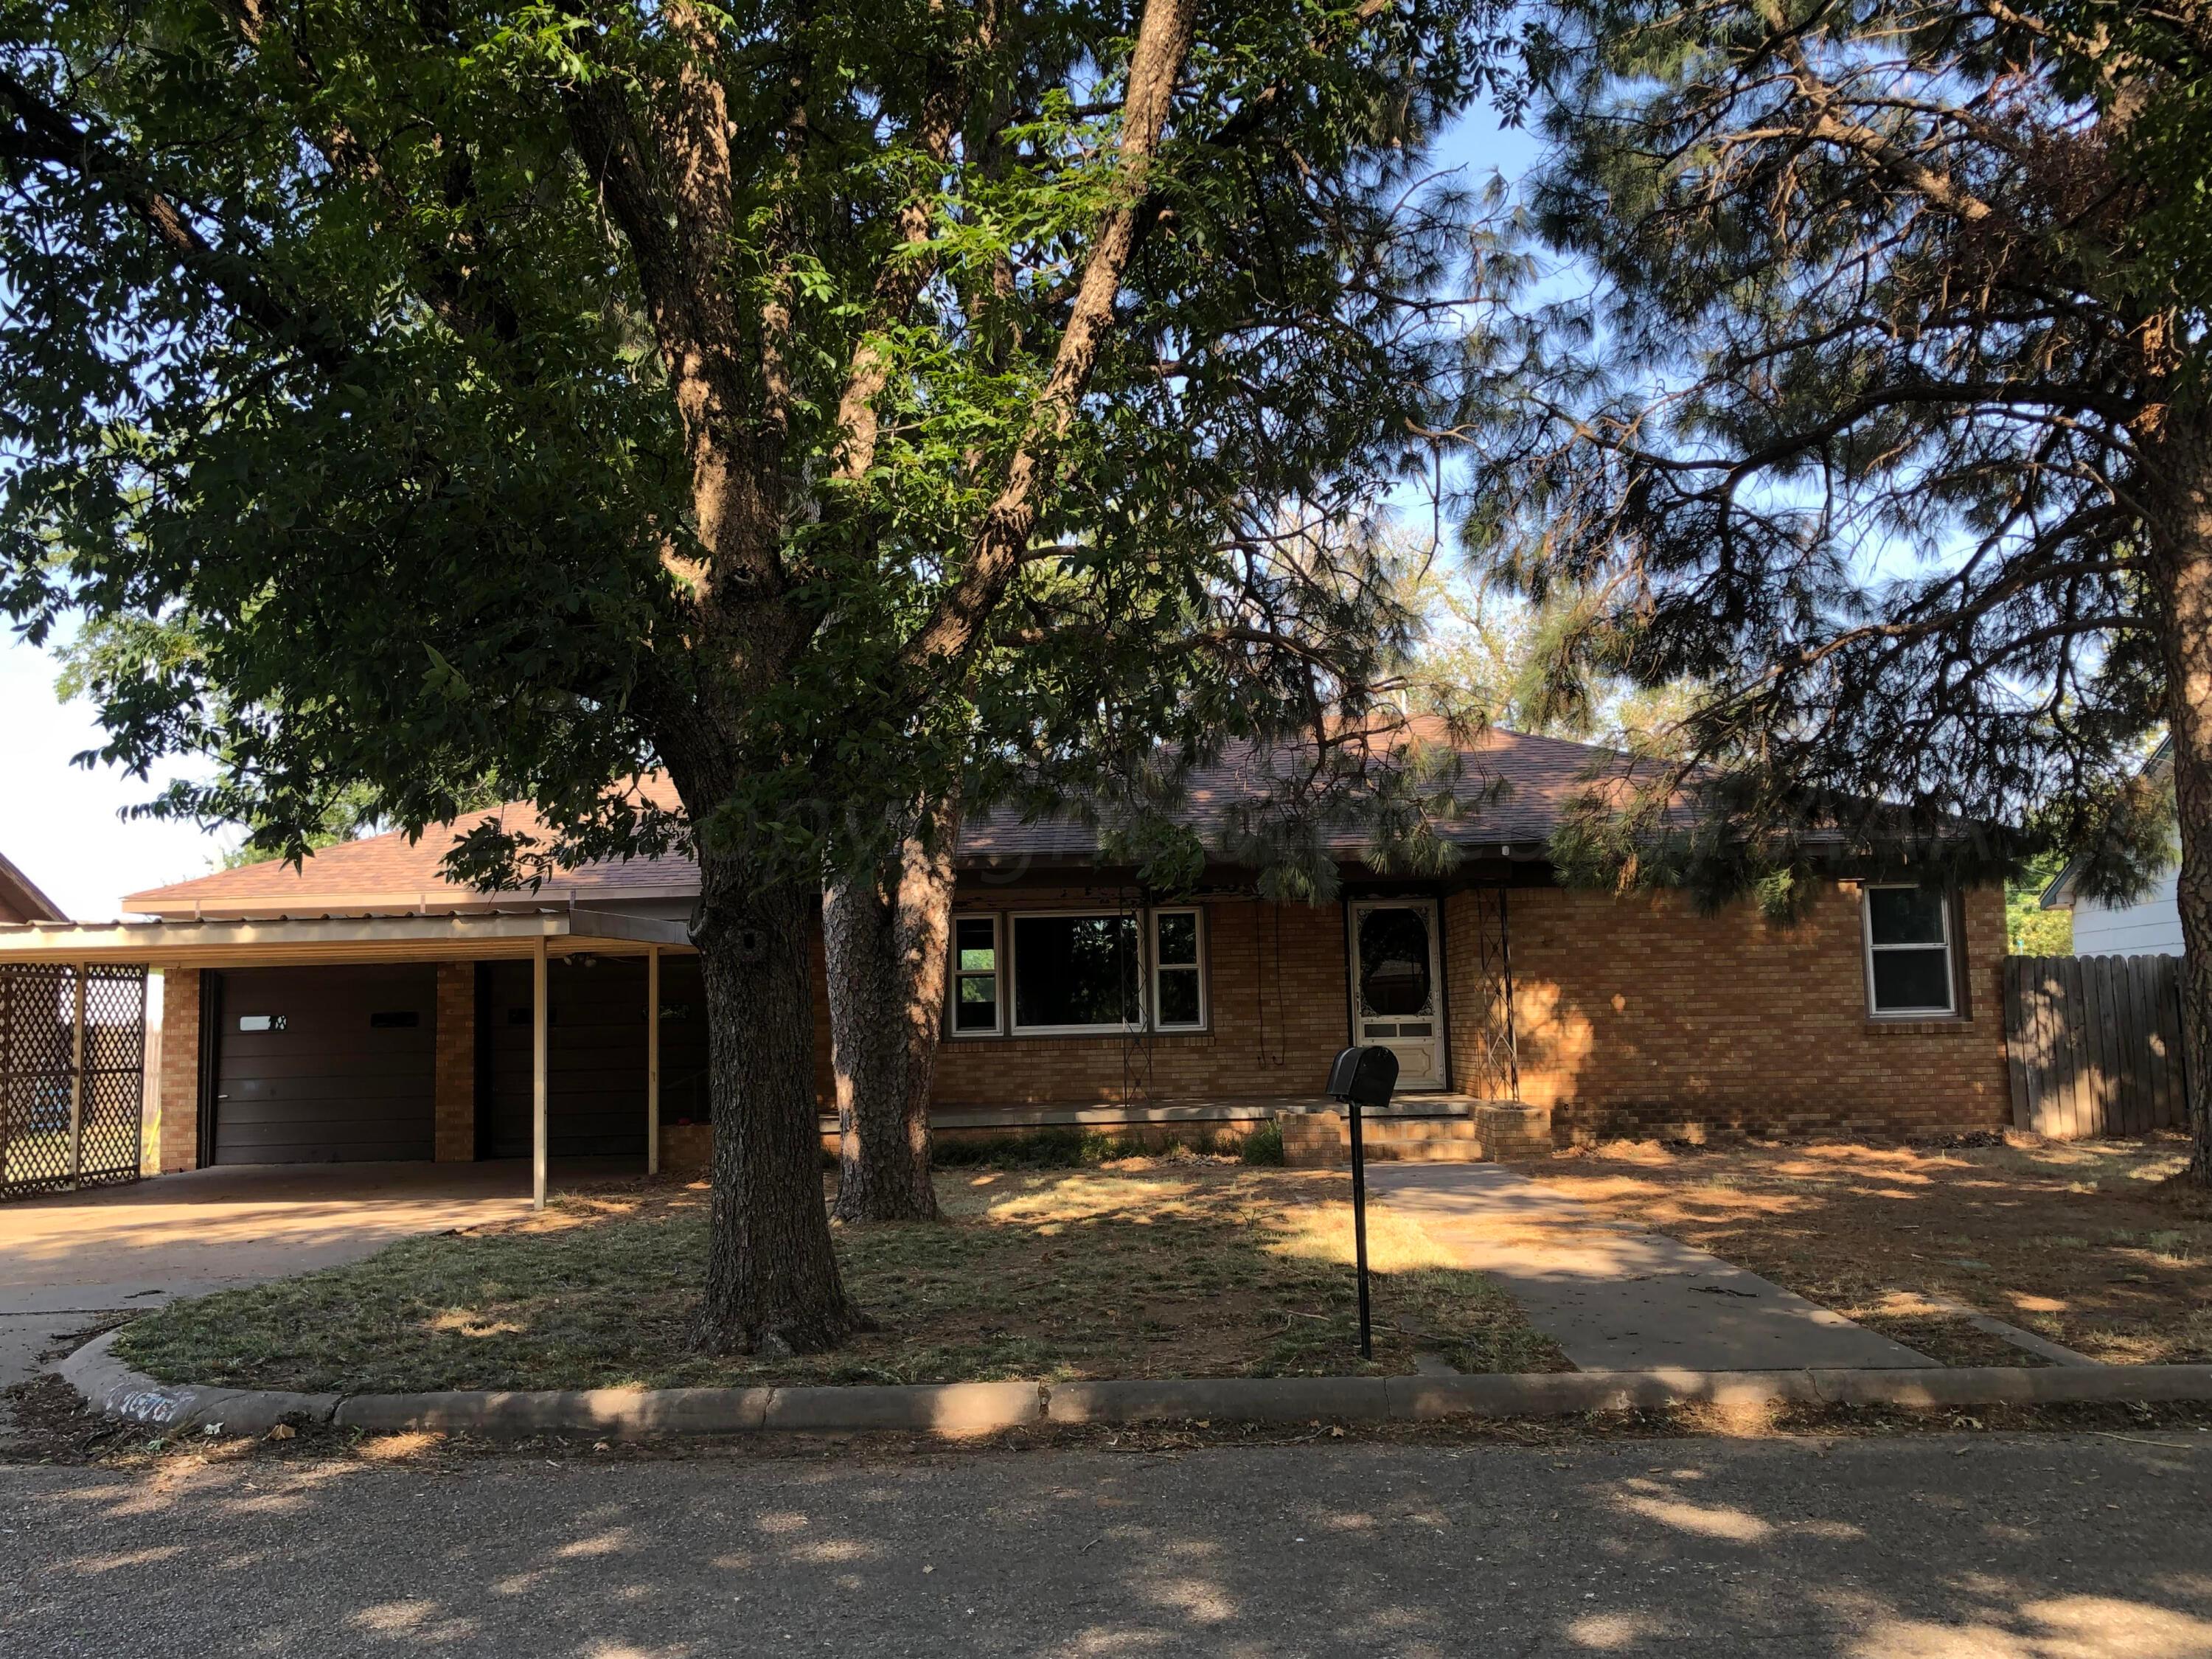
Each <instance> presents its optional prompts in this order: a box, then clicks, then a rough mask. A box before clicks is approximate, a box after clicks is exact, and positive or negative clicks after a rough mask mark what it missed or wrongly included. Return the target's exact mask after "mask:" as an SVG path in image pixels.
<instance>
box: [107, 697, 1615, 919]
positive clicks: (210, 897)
mask: <svg viewBox="0 0 2212 1659" xmlns="http://www.w3.org/2000/svg"><path fill="white" fill-rule="evenodd" d="M1415 735H1416V736H1418V737H1419V738H1422V739H1423V740H1424V741H1434V740H1436V739H1437V738H1438V737H1439V736H1440V735H1441V728H1440V727H1438V726H1434V725H1432V724H1431V723H1430V722H1426V721H1423V722H1417V723H1416V726H1415ZM1623 759H1624V757H1621V756H1620V755H1619V754H1617V753H1615V752H1614V751H1613V750H1605V749H1599V748H1595V747H1592V746H1591V745H1589V744H1579V743H1569V742H1566V741H1565V740H1563V739H1560V738H1537V737H1530V736H1528V735H1526V734H1525V733H1522V732H1507V731H1504V730H1501V729H1495V728H1493V729H1492V730H1491V731H1488V732H1485V733H1484V734H1483V735H1482V736H1481V737H1480V738H1479V739H1478V740H1476V741H1475V742H1474V743H1473V744H1470V745H1469V746H1468V747H1467V748H1465V749H1463V750H1462V751H1461V769H1460V772H1461V775H1460V777H1459V779H1458V781H1456V783H1455V786H1454V792H1455V794H1456V795H1457V797H1458V798H1459V799H1460V802H1461V805H1462V812H1461V816H1460V817H1457V818H1456V819H1454V820H1452V821H1451V822H1449V823H1448V824H1447V825H1446V826H1445V829H1444V833H1445V834H1446V835H1447V836H1449V839H1451V840H1453V841H1454V842H1458V843H1460V844H1462V845H1463V846H1481V845H1492V844H1497V845H1511V846H1515V847H1516V848H1518V849H1520V850H1522V851H1526V852H1534V850H1535V849H1536V848H1539V847H1541V843H1542V842H1544V841H1545V840H1546V839H1547V837H1548V836H1550V835H1551V833H1552V830H1553V827H1554V826H1555V825H1556V824H1557V823H1558V822H1559V814H1560V812H1561V811H1562V809H1563V808H1564V807H1565V805H1566V804H1567V802H1568V801H1569V799H1571V797H1572V796H1574V795H1575V794H1576V793H1577V792H1578V791H1579V790H1580V789H1581V788H1582V787H1583V786H1584V785H1585V783H1586V782H1587V781H1588V780H1589V778H1590V777H1591V776H1592V775H1597V774H1601V773H1603V772H1605V771H1607V770H1608V769H1610V770H1613V772H1615V773H1616V774H1617V773H1618V769H1619V768H1620V765H1621V763H1622V762H1623ZM647 787H648V790H650V791H658V790H659V789H660V788H663V787H665V784H664V783H663V782H662V781H661V780H659V779H658V778H656V779H654V780H652V781H649V783H648V785H647ZM1267 787H1268V780H1267V767H1266V764H1265V763H1264V762H1263V761H1262V760H1261V758H1260V757H1257V756H1256V755H1255V753H1254V751H1252V750H1250V749H1249V748H1247V747H1237V748H1232V750H1231V751H1230V752H1229V753H1228V754H1227V755H1225V757H1224V758H1223V759H1222V760H1221V762H1220V763H1218V764H1216V765H1214V766H1212V767H1208V768H1206V769H1203V770H1201V771H1200V772H1199V773H1197V774H1196V775H1194V777H1193V778H1192V779H1191V781H1190V787H1189V791H1188V803H1187V805H1186V806H1185V807H1184V809H1183V814H1182V815H1183V816H1184V817H1185V818H1186V821H1188V822H1189V823H1191V824H1192V825H1193V826H1194V828H1197V829H1199V830H1200V833H1201V835H1203V834H1206V832H1207V830H1208V829H1210V828H1211V827H1212V826H1213V825H1216V824H1218V823H1219V822H1220V821H1221V819H1222V817H1223V815H1224V814H1225V813H1226V812H1228V811H1231V810H1233V809H1234V808H1236V807H1237V806H1238V805H1250V804H1252V803H1254V802H1256V801H1258V800H1259V799H1261V797H1262V796H1263V795H1264V794H1265V793H1266V791H1267ZM488 821H489V822H494V823H499V824H501V825H503V826H505V827H507V828H509V829H515V830H518V831H520V832H522V833H525V834H527V833H531V832H532V831H534V830H536V829H538V815H537V814H536V813H535V812H534V811H532V809H531V808H530V807H529V806H528V805H525V804H521V803H513V804H510V805H505V806H501V807H495V808H493V809H492V810H490V811H486V812H482V813H477V814H472V815H471V816H469V817H464V818H461V819H459V820H457V821H456V822H455V823H453V824H450V825H440V826H437V827H436V828H434V829H430V830H429V831H428V832H426V833H425V834H424V835H423V836H422V837H421V838H420V839H419V840H415V841H410V840H409V838H408V837H407V836H405V835H404V833H402V832H399V831H393V832H392V833H391V834H388V835H382V836H367V837H365V838H363V839H362V840H360V841H352V842H340V843H338V844H337V845H336V846H332V847H326V848H323V849H322V850H321V851H320V852H319V853H316V854H313V855H312V856H311V857H309V858H308V859H307V861H306V864H305V867H304V868H297V869H295V867H294V866H291V865H289V864H287V863H284V862H283V861H282V860H269V861H268V862H265V863H261V864H248V865H241V866H239V867H237V868H235V869H231V870H219V871H216V872H214V873H213V874H211V875H206V876H202V877H199V878H197V879H195V880H192V881H182V882H177V883H174V884H171V885H169V886H166V887H155V888H149V889H148V890H146V891H144V892H140V893H133V894H131V895H130V896H127V897H126V898H125V900H124V901H123V904H124V908H125V909H126V910H128V911H131V912H136V913H143V914H147V915H161V916H202V915H204V916H225V915H270V914H278V913H282V914H288V915H302V914H329V913H332V912H338V913H344V912H353V913H358V914H369V913H377V914H390V913H401V912H405V911H409V910H416V909H424V908H454V907H456V906H459V907H468V906H471V905H482V906H484V907H487V908H488V907H490V906H492V905H495V904H497V903H501V902H513V895H511V894H510V895H507V896H501V895H499V894H480V893H477V892H474V891H472V890H470V889H468V888H466V887H464V886H459V885H457V884H454V883H452V882H450V881H448V880H447V879H446V878H445V877H444V875H443V873H442V872H441V869H440V867H439V866H440V865H441V862H442V861H443V860H444V858H445V856H446V854H447V852H448V851H449V850H451V848H452V846H453V841H454V839H455V837H456V836H457V835H458V834H459V833H465V832H466V831H467V830H469V829H473V828H475V827H476V826H477V824H479V823H485V822H488ZM1363 842H1364V838H1363V837H1362V836H1358V835H1357V834H1355V833H1352V832H1351V831H1350V830H1347V832H1346V835H1345V836H1344V837H1343V839H1342V841H1341V842H1340V847H1339V852H1340V855H1342V856H1346V857H1356V856H1357V854H1358V851H1359V849H1360V847H1361V846H1362V844H1363ZM1097 850H1098V843H1097V834H1096V832H1095V831H1094V830H1093V829H1091V827H1090V826H1089V825H1087V824H1085V823H1082V822H1081V821H1080V820H1079V819H1077V818H1074V817H1042V818H1033V819H1029V820H1026V821H1025V820H1024V819H1023V818H1022V817H1020V816H1019V815H1018V814H1016V813H1013V812H1011V811H994V812H986V813H980V814H977V815H975V817H972V818H971V819H970V820H969V823H968V824H967V825H966V826H965V828H964V829H963V831H962V834H961V837H960V854H959V857H960V862H961V863H962V864H963V866H982V865H986V864H988V865H993V866H1004V865H1006V863H1008V862H1011V861H1019V860H1041V861H1043V862H1047V863H1075V864H1081V863H1085V862H1088V861H1090V860H1092V859H1094V858H1095V857H1096V856H1097ZM698 890H699V876H698V867H697V866H696V864H694V863H693V861H692V860H690V858H688V857H680V856H678V857H669V858H660V859H645V858H639V859H630V860H608V861H605V862H600V863H593V864H586V865H582V866H577V867H575V868H574V869H563V870H562V871H560V872H557V873H556V875H554V876H553V877H552V878H550V879H549V880H547V881H546V882H545V883H544V885H542V886H541V887H540V888H538V890H537V891H536V892H535V893H534V894H532V895H530V896H529V897H530V900H531V902H534V903H538V904H547V903H551V904H563V903H568V904H574V905H579V906H601V905H617V904H623V903H635V902H641V901H651V900H656V899H660V900H684V899H689V898H691V897H693V896H696V894H697V892H698Z"/></svg>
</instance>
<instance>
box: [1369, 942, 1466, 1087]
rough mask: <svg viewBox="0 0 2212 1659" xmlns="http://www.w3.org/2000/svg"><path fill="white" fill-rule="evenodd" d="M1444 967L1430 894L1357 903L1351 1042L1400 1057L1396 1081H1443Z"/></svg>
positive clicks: (1434, 1084) (1426, 1084) (1433, 1083)
mask: <svg viewBox="0 0 2212 1659" xmlns="http://www.w3.org/2000/svg"><path fill="white" fill-rule="evenodd" d="M1352 1041H1353V1042H1355V1043H1358V1044H1361V1045H1363V1046H1364V1045H1365V1044H1368V1043H1377V1044H1380V1045H1381V1046H1383V1048H1389V1049H1390V1050H1391V1051H1392V1052H1393V1053H1395V1054H1396V1055H1397V1056H1398V1087H1399V1088H1400V1089H1401V1090H1408V1089H1441V1088H1443V1086H1444V1022H1443V963H1442V962H1441V960H1440V959H1439V958H1438V956H1437V907H1436V904H1435V902H1434V901H1433V900H1430V899H1387V900H1385V899H1362V900H1359V901H1357V902H1354V903H1353V905H1352Z"/></svg>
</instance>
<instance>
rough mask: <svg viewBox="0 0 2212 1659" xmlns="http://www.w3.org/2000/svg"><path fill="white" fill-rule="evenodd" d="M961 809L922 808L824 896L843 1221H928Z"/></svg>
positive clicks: (932, 1209)
mask: <svg viewBox="0 0 2212 1659" xmlns="http://www.w3.org/2000/svg"><path fill="white" fill-rule="evenodd" d="M958 832H959V808H958V806H957V803H953V802H949V801H948V802H945V803H941V804H939V805H937V806H934V807H933V808H930V809H927V810H926V811H923V812H922V813H921V814H920V815H919V819H918V822H916V823H915V824H914V825H913V827H912V828H911V829H909V831H908V834H906V835H905V836H902V839H901V842H900V844H899V847H898V848H897V850H896V852H895V853H894V854H892V856H891V857H890V858H888V859H886V860H884V862H883V863H882V864H881V865H879V866H877V867H875V868H872V869H869V870H865V871H860V872H855V873H854V874H852V875H848V876H847V877H845V878H843V879H842V880H840V881H838V882H836V884H833V885H832V886H831V887H830V888H829V890H828V891H827V892H826V893H824V894H823V898H822V927H823V942H824V945H825V947H826V951H827V955H828V958H829V1038H830V1044H831V1048H832V1052H833V1054H834V1057H835V1064H836V1081H837V1127H838V1131H839V1141H840V1146H841V1159H840V1165H841V1167H840V1170H839V1175H838V1181H837V1206H836V1213H837V1217H838V1218H839V1219H840V1220H843V1221H930V1220H934V1219H935V1218H936V1217H937V1191H936V1188H934V1187H933V1186H932V1185H931V1182H930V1146H929V1090H930V1083H931V1080H932V1079H933V1077H934V1076H935V1075H936V1071H937V1044H938V1039H939V1035H940V1033H941V1028H942V1026H943V1024H944V1013H945V965H946V958H947V942H948V937H949V934H950V931H951V915H952V885H953V870H952V851H953V843H954V842H955V841H956V840H957V836H958Z"/></svg>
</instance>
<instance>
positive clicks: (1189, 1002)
mask: <svg viewBox="0 0 2212 1659" xmlns="http://www.w3.org/2000/svg"><path fill="white" fill-rule="evenodd" d="M1204 951H1205V945H1204V941H1203V940H1202V939H1201V938H1200V927H1199V919H1198V912H1197V911H1195V910H1155V911H1153V912H1152V1022H1153V1024H1155V1025H1156V1026H1157V1027H1158V1029H1159V1030H1163V1031H1174V1030H1194V1029H1196V1028H1198V1027H1200V1026H1202V1025H1204V1024H1206V963H1205V955H1204Z"/></svg>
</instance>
